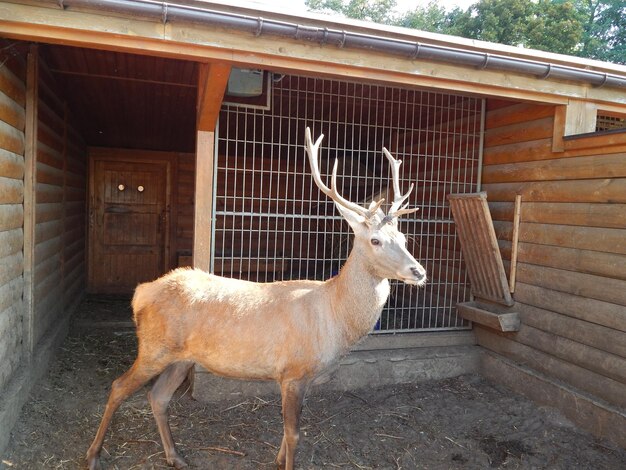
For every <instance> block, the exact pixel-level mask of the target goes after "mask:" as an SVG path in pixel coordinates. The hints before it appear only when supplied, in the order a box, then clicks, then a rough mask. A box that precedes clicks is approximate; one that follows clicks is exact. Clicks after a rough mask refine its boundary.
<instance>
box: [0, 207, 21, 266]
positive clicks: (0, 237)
mask: <svg viewBox="0 0 626 470" xmlns="http://www.w3.org/2000/svg"><path fill="white" fill-rule="evenodd" d="M1 210H2V206H0V211H1ZM23 244H24V232H23V231H22V228H21V227H19V228H14V229H11V230H5V231H0V263H2V259H3V258H4V257H5V256H11V255H13V254H15V253H17V252H21V251H22V247H23Z"/></svg>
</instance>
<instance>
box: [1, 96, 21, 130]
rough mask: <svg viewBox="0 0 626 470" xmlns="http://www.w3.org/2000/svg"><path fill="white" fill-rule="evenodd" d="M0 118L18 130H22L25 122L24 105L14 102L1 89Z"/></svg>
mask: <svg viewBox="0 0 626 470" xmlns="http://www.w3.org/2000/svg"><path fill="white" fill-rule="evenodd" d="M0 120H2V121H4V122H6V123H7V124H9V125H11V126H13V127H15V128H16V129H17V130H19V131H22V132H23V131H24V125H25V124H26V110H25V109H24V105H23V104H19V103H16V102H15V101H13V100H12V99H11V98H9V97H8V96H7V95H6V94H4V93H3V92H1V91H0Z"/></svg>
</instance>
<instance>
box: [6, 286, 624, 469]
mask: <svg viewBox="0 0 626 470" xmlns="http://www.w3.org/2000/svg"><path fill="white" fill-rule="evenodd" d="M127 304H128V302H127V301H123V300H110V299H109V300H104V299H98V298H88V299H87V300H86V301H85V302H83V303H82V305H81V306H80V308H79V311H78V312H77V314H76V317H75V319H74V320H75V321H74V322H73V324H74V327H73V329H72V332H71V334H70V336H69V337H68V338H67V340H66V341H65V343H64V344H63V346H62V349H61V351H60V352H59V355H58V357H57V358H56V360H55V362H54V364H53V366H52V368H51V370H50V372H49V374H48V375H47V377H46V378H45V379H44V380H43V381H42V382H41V383H39V384H38V385H37V386H36V387H35V390H34V391H33V393H32V396H31V397H30V400H29V401H28V403H27V404H26V406H25V407H24V409H23V411H22V413H21V417H20V420H19V422H18V424H17V425H16V427H15V429H14V430H13V433H12V439H11V443H10V446H9V449H8V451H7V453H6V454H5V456H3V457H2V461H3V463H2V464H0V467H4V468H11V469H48V468H50V469H52V468H59V469H77V468H84V460H83V456H84V454H85V451H86V450H87V448H88V447H89V444H90V442H91V439H92V438H93V436H94V434H95V431H96V428H97V426H98V424H99V421H100V417H101V413H102V410H103V407H104V404H105V402H106V398H107V395H108V390H109V386H110V384H111V381H112V380H113V379H115V378H116V377H117V376H119V375H120V374H122V373H123V372H124V371H125V370H126V369H127V368H128V367H129V366H130V364H131V363H132V361H133V359H134V354H135V350H136V342H135V336H134V330H133V329H132V328H128V326H127V322H128V319H129V315H130V312H129V309H128V307H127ZM86 320H89V321H92V320H97V321H100V322H101V323H99V327H98V328H94V327H87V325H88V322H87V323H86ZM102 322H108V323H102ZM170 416H171V419H170V422H171V426H172V431H173V434H174V438H175V440H176V442H177V446H178V448H179V450H180V451H181V454H182V455H183V456H184V458H185V459H186V460H187V462H188V463H189V464H190V467H191V468H199V469H218V470H219V469H271V468H274V465H273V460H274V458H275V454H276V452H277V450H278V446H279V444H280V440H281V436H282V428H281V426H282V420H281V417H280V402H279V400H278V399H277V398H276V399H275V398H270V399H267V398H266V399H262V398H253V399H248V400H245V401H242V402H232V403H221V404H219V405H215V404H213V405H207V404H203V403H200V402H197V401H194V400H192V399H190V398H189V397H188V396H181V397H177V398H176V399H175V400H174V401H173V402H172V405H171V407H170ZM301 431H302V432H301V441H300V442H301V443H300V446H299V450H298V456H297V467H298V468H300V469H333V468H345V469H489V468H503V469H568V470H570V469H594V470H599V469H620V468H626V450H624V449H620V448H618V447H617V446H615V445H613V444H611V443H610V442H607V441H602V440H598V439H595V438H594V437H592V436H591V435H589V434H587V433H585V432H583V431H581V430H579V429H577V428H576V427H574V426H573V425H572V424H571V423H570V422H568V421H567V420H566V419H565V418H563V417H562V416H561V415H560V414H559V413H557V412H556V411H554V410H551V409H548V408H542V407H537V406H536V405H534V404H533V403H531V402H530V401H528V400H526V399H525V398H523V397H520V396H518V395H515V394H513V393H512V392H510V391H508V390H506V389H504V388H501V387H498V386H495V385H493V384H491V383H489V382H487V381H485V380H484V379H482V378H481V377H479V376H475V375H466V376H462V377H458V378H455V379H450V380H443V381H437V382H430V383H420V384H414V385H406V386H387V387H381V388H372V389H364V390H358V391H355V392H349V393H340V392H329V391H324V390H323V389H315V390H313V393H312V394H311V395H310V396H309V398H308V400H307V402H306V405H305V407H304V411H303V417H302V429H301ZM102 463H103V468H105V469H153V468H165V467H167V465H166V463H165V459H164V454H163V452H162V447H161V443H160V440H159V437H158V433H157V430H156V425H155V424H154V420H153V419H152V415H151V412H150V408H149V405H148V403H147V401H146V393H145V390H143V391H141V392H138V393H137V394H135V395H134V396H133V397H131V398H130V399H129V400H128V401H127V402H125V403H124V404H123V405H122V407H121V408H120V409H119V410H118V412H117V413H116V415H115V417H114V420H113V424H112V426H111V428H110V429H109V433H108V435H107V439H106V441H105V447H104V450H103V452H102Z"/></svg>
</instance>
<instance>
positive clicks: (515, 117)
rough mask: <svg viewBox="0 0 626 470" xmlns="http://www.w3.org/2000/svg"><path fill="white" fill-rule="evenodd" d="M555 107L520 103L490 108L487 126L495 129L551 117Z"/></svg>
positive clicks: (486, 121) (486, 117) (486, 120)
mask: <svg viewBox="0 0 626 470" xmlns="http://www.w3.org/2000/svg"><path fill="white" fill-rule="evenodd" d="M554 109H555V107H554V106H552V105H538V104H534V103H518V104H514V105H512V106H506V107H504V108H498V109H495V110H490V111H488V112H487V115H486V116H485V128H486V129H495V128H497V127H503V126H508V125H511V124H519V123H521V122H527V121H535V120H537V119H542V118H547V117H551V116H553V115H554Z"/></svg>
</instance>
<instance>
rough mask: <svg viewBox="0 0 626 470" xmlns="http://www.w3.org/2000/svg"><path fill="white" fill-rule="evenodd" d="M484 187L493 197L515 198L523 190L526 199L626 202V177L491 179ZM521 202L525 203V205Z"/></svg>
mask: <svg viewBox="0 0 626 470" xmlns="http://www.w3.org/2000/svg"><path fill="white" fill-rule="evenodd" d="M482 190H483V191H486V192H487V194H488V195H489V200H490V201H500V202H508V201H514V200H515V195H517V194H521V196H522V200H523V201H524V204H525V203H526V202H576V203H580V202H599V203H607V202H612V203H619V204H624V203H626V178H614V179H609V178H606V179H584V180H576V181H545V182H530V183H523V182H522V183H520V182H515V183H490V184H484V185H483V186H482ZM524 204H522V206H523V205H524Z"/></svg>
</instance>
